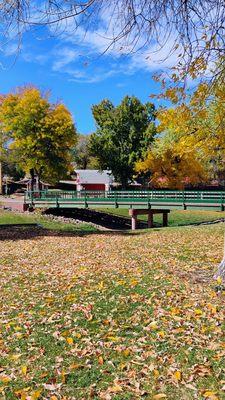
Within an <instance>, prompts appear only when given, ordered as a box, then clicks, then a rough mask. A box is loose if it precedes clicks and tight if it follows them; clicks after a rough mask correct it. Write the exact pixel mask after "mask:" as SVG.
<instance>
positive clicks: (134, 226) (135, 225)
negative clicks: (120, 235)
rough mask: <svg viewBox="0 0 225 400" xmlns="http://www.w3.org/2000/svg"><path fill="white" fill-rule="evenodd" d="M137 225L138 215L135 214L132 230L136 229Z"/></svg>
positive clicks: (132, 218)
mask: <svg viewBox="0 0 225 400" xmlns="http://www.w3.org/2000/svg"><path fill="white" fill-rule="evenodd" d="M136 227H137V217H136V215H135V216H132V217H131V229H132V231H135V229H136Z"/></svg>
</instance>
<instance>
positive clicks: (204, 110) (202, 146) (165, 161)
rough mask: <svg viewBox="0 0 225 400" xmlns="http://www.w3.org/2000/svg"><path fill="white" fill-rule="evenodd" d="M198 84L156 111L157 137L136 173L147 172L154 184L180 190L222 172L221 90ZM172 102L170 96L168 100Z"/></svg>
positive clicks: (224, 118)
mask: <svg viewBox="0 0 225 400" xmlns="http://www.w3.org/2000/svg"><path fill="white" fill-rule="evenodd" d="M223 88H224V86H223V87H222V86H221V85H220V86H217V87H214V89H213V93H212V92H211V93H210V94H209V91H208V86H207V84H200V85H199V86H198V88H197V89H196V90H195V92H194V93H193V94H192V95H190V96H189V98H187V99H186V102H185V103H184V102H183V103H180V104H176V105H175V106H174V107H173V108H168V109H166V108H165V109H161V111H160V112H158V115H157V117H158V120H159V125H158V128H157V130H158V138H157V139H156V140H155V142H154V143H153V145H152V146H151V148H150V149H149V151H148V153H147V156H146V158H145V159H144V160H140V161H139V162H138V163H137V164H136V170H137V172H138V173H140V174H142V173H146V172H150V173H151V178H150V182H151V183H152V184H153V185H154V186H156V187H168V188H173V189H175V188H176V189H183V188H184V187H185V185H186V184H192V185H195V184H199V183H201V182H209V181H210V180H213V179H218V180H219V179H223V176H224V175H225V169H224V161H225V135H224V132H225V92H224V90H223ZM171 100H172V101H173V99H171Z"/></svg>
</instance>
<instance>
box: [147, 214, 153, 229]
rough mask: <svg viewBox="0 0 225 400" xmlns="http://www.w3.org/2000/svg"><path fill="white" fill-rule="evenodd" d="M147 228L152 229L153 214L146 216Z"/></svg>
mask: <svg viewBox="0 0 225 400" xmlns="http://www.w3.org/2000/svg"><path fill="white" fill-rule="evenodd" d="M148 228H153V214H152V213H149V214H148Z"/></svg>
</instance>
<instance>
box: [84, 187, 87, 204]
mask: <svg viewBox="0 0 225 400" xmlns="http://www.w3.org/2000/svg"><path fill="white" fill-rule="evenodd" d="M84 207H85V208H88V203H87V193H86V190H85V191H84Z"/></svg>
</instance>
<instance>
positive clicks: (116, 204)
mask: <svg viewBox="0 0 225 400" xmlns="http://www.w3.org/2000/svg"><path fill="white" fill-rule="evenodd" d="M115 208H118V203H117V192H115Z"/></svg>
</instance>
